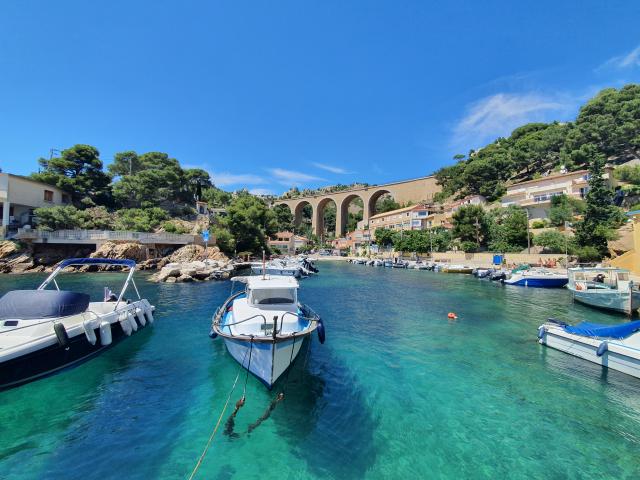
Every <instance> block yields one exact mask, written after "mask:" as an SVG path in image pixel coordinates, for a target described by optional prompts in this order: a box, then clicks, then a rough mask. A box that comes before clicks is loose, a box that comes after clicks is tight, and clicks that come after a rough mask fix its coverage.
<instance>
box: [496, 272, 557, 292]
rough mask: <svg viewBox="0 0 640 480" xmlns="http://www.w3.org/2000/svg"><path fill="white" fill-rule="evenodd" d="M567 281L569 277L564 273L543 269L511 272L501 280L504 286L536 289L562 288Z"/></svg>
mask: <svg viewBox="0 0 640 480" xmlns="http://www.w3.org/2000/svg"><path fill="white" fill-rule="evenodd" d="M568 281H569V277H568V276H567V274H566V273H562V272H553V271H551V270H546V269H543V268H539V269H538V268H536V269H530V270H521V271H519V272H516V273H513V272H512V273H511V274H510V275H507V277H506V278H505V279H503V280H502V282H503V283H504V284H505V285H517V286H519V287H536V288H562V287H564V286H565V285H566V284H567V282H568Z"/></svg>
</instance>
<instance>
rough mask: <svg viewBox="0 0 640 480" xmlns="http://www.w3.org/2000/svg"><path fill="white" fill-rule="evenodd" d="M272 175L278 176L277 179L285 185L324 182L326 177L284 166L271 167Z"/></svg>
mask: <svg viewBox="0 0 640 480" xmlns="http://www.w3.org/2000/svg"><path fill="white" fill-rule="evenodd" d="M268 170H269V172H270V173H271V175H273V176H274V177H275V178H276V181H277V182H279V183H281V184H283V185H288V186H291V185H299V184H304V183H309V182H324V181H325V179H324V178H320V177H316V176H314V175H308V174H306V173H302V172H295V171H293V170H285V169H284V168H270V169H268Z"/></svg>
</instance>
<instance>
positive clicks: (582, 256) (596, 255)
mask: <svg viewBox="0 0 640 480" xmlns="http://www.w3.org/2000/svg"><path fill="white" fill-rule="evenodd" d="M573 253H574V255H577V256H578V260H580V261H581V262H599V261H600V260H602V255H600V252H599V251H598V249H597V248H595V247H590V246H585V247H578V248H576V249H575V250H574V252H573Z"/></svg>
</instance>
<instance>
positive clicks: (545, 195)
mask: <svg viewBox="0 0 640 480" xmlns="http://www.w3.org/2000/svg"><path fill="white" fill-rule="evenodd" d="M563 193H564V192H553V193H543V194H542V195H534V196H533V201H534V202H547V201H549V200H551V198H553V197H556V196H558V195H562V194H563Z"/></svg>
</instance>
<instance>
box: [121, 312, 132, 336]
mask: <svg viewBox="0 0 640 480" xmlns="http://www.w3.org/2000/svg"><path fill="white" fill-rule="evenodd" d="M120 326H121V327H122V331H123V332H124V334H125V335H126V336H127V337H128V336H129V335H131V331H132V330H133V329H132V328H131V323H130V322H129V319H128V318H127V316H126V315H123V316H122V317H121V318H120Z"/></svg>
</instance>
